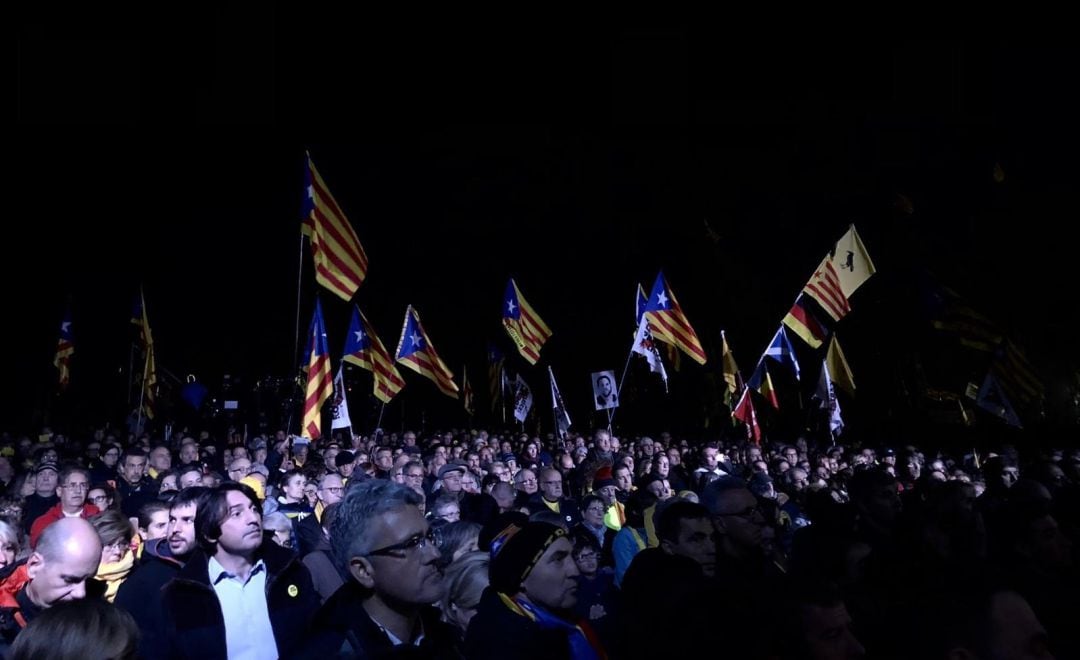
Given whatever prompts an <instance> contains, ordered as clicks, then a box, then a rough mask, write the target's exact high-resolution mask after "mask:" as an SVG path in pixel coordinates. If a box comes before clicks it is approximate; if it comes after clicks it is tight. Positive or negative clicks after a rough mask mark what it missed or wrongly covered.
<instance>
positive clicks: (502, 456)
mask: <svg viewBox="0 0 1080 660" xmlns="http://www.w3.org/2000/svg"><path fill="white" fill-rule="evenodd" d="M499 460H500V461H501V462H503V463H509V462H510V461H514V462H515V463H516V462H517V456H514V455H513V454H511V453H510V452H507V453H505V454H499Z"/></svg>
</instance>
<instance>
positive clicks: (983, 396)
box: [976, 371, 1024, 429]
mask: <svg viewBox="0 0 1080 660" xmlns="http://www.w3.org/2000/svg"><path fill="white" fill-rule="evenodd" d="M976 403H977V404H978V405H979V407H980V408H982V409H983V410H985V411H987V412H989V413H990V414H991V415H993V416H995V417H997V418H999V419H1001V420H1003V421H1004V422H1005V423H1006V424H1008V425H1009V426H1015V427H1016V428H1018V429H1020V428H1024V427H1023V425H1021V424H1020V417H1019V416H1018V415H1017V414H1016V409H1014V408H1013V405H1012V403H1011V402H1010V401H1009V397H1008V396H1006V394H1005V390H1004V389H1003V388H1002V387H1001V384H1000V383H999V382H998V380H997V378H994V374H993V373H992V372H990V371H988V372H987V373H986V378H984V379H983V384H982V387H980V388H979V398H978V399H977V400H976Z"/></svg>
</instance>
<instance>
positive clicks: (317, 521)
mask: <svg viewBox="0 0 1080 660" xmlns="http://www.w3.org/2000/svg"><path fill="white" fill-rule="evenodd" d="M315 496H316V497H317V498H318V499H317V501H316V502H315V515H313V516H305V517H304V518H303V519H302V520H300V522H298V523H296V538H297V541H298V543H297V545H298V549H299V551H300V556H301V557H303V556H305V555H307V554H308V553H309V552H312V551H314V550H315V546H317V545H319V541H320V540H322V538H323V531H322V519H323V512H324V511H326V507H328V506H330V505H331V504H337V503H338V502H340V501H341V498H342V497H344V496H345V484H344V481H343V480H342V478H341V475H340V474H338V473H336V472H331V473H329V474H324V475H323V478H322V479H319V483H318V485H317V486H316V491H315Z"/></svg>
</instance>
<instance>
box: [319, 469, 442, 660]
mask: <svg viewBox="0 0 1080 660" xmlns="http://www.w3.org/2000/svg"><path fill="white" fill-rule="evenodd" d="M422 502H423V498H422V496H421V495H420V494H419V493H417V492H416V491H414V490H412V489H411V488H408V487H406V486H402V485H399V484H396V483H394V482H392V481H384V480H380V479H372V480H370V481H363V482H359V483H356V484H355V485H353V484H350V486H349V492H348V493H347V494H346V495H345V499H344V500H342V501H341V503H340V504H338V509H337V511H336V512H335V517H334V522H333V524H332V526H331V528H330V539H331V543H332V544H333V550H334V555H335V556H337V557H341V558H346V559H345V561H344V564H345V568H346V569H347V570H348V573H349V578H350V579H349V581H348V582H347V583H346V584H345V585H344V586H343V587H341V588H340V589H338V590H337V592H336V593H335V594H334V595H333V596H331V597H330V599H329V600H327V601H326V603H325V604H324V605H323V606H322V608H321V609H320V610H319V612H318V614H316V616H315V618H314V620H313V621H314V626H313V629H312V631H311V634H310V635H309V638H308V641H307V642H306V643H305V645H304V649H303V657H310V658H325V657H335V656H337V657H361V658H369V657H379V658H382V657H397V656H407V657H410V658H459V657H461V656H460V653H459V652H458V644H457V641H456V639H455V634H454V633H453V631H452V630H451V629H450V628H449V626H447V625H446V624H445V623H443V622H442V621H440V620H439V613H438V611H437V610H436V609H435V608H433V607H432V606H431V605H432V603H434V602H436V601H437V600H438V599H439V598H440V597H441V596H442V593H443V587H442V571H441V570H440V569H439V557H440V555H439V550H438V548H436V547H435V540H434V536H433V534H432V532H431V529H430V528H429V527H428V524H427V522H426V521H425V520H424V517H423V516H422V515H421V514H420V509H419V505H420V504H421V503H422Z"/></svg>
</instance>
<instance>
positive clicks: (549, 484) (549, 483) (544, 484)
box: [540, 479, 562, 486]
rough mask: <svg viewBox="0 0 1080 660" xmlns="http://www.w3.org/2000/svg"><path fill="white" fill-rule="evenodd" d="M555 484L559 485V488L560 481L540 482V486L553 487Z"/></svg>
mask: <svg viewBox="0 0 1080 660" xmlns="http://www.w3.org/2000/svg"><path fill="white" fill-rule="evenodd" d="M555 484H559V485H560V486H561V485H562V480H561V479H560V480H558V481H541V482H540V485H541V486H553V485H555Z"/></svg>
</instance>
